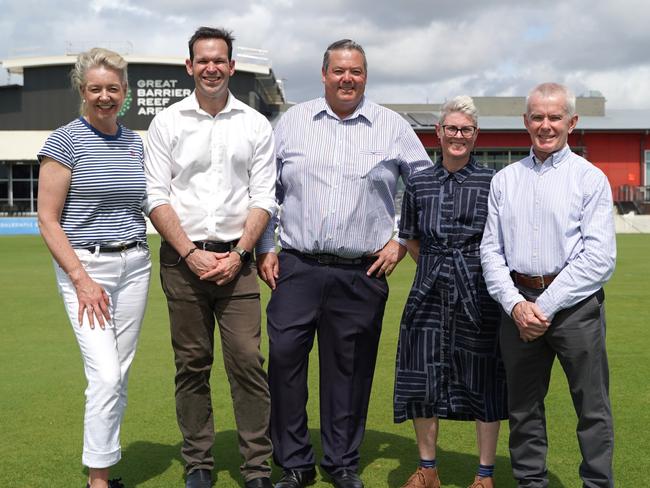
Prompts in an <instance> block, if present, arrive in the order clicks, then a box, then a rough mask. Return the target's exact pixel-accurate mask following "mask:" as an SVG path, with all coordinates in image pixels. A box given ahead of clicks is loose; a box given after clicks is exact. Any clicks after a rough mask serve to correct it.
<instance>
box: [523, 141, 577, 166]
mask: <svg viewBox="0 0 650 488" xmlns="http://www.w3.org/2000/svg"><path fill="white" fill-rule="evenodd" d="M570 155H571V148H570V147H569V145H568V144H565V146H564V147H563V148H562V149H560V150H559V151H555V152H554V153H552V154H551V155H550V156H549V157H548V158H546V160H545V161H544V162H543V164H546V165H547V166H549V165H552V166H553V167H554V168H557V167H558V166H559V165H560V164H562V163H563V162H564V161H566V160H567V159H569V156H570ZM537 163H542V161H540V160H539V159H537V156H535V152H534V151H533V148H532V147H531V148H530V166H531V167H533V166H535V164H537Z"/></svg>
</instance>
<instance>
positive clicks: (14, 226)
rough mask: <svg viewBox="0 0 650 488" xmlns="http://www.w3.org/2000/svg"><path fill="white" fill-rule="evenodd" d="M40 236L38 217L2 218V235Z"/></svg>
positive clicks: (0, 221) (0, 226) (0, 224)
mask: <svg viewBox="0 0 650 488" xmlns="http://www.w3.org/2000/svg"><path fill="white" fill-rule="evenodd" d="M18 234H38V222H37V221H36V217H0V235H18Z"/></svg>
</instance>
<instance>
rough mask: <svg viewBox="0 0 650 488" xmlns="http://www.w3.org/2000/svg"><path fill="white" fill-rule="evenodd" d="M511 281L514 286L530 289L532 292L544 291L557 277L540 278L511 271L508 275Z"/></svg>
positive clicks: (545, 276) (544, 276)
mask: <svg viewBox="0 0 650 488" xmlns="http://www.w3.org/2000/svg"><path fill="white" fill-rule="evenodd" d="M510 276H511V277H512V281H513V282H514V283H515V285H519V286H525V287H526V288H531V289H533V290H545V289H546V288H548V286H549V285H550V284H551V282H552V281H553V280H554V279H555V278H556V277H557V275H556V274H554V275H543V276H542V275H540V276H529V275H525V274H521V273H517V272H516V271H513V272H512V273H510Z"/></svg>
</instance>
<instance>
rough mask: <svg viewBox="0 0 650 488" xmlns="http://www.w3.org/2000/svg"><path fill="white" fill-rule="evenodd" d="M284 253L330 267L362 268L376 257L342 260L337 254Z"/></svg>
mask: <svg viewBox="0 0 650 488" xmlns="http://www.w3.org/2000/svg"><path fill="white" fill-rule="evenodd" d="M282 252H286V253H289V254H293V255H294V256H298V257H301V258H304V259H308V260H310V261H316V262H317V263H318V264H323V265H329V266H338V265H340V266H361V265H366V264H370V263H372V262H374V261H375V260H376V259H377V257H376V256H361V257H359V258H342V257H341V256H336V255H335V254H307V253H304V252H300V251H296V250H295V249H282Z"/></svg>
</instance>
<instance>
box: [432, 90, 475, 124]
mask: <svg viewBox="0 0 650 488" xmlns="http://www.w3.org/2000/svg"><path fill="white" fill-rule="evenodd" d="M452 112H460V113H462V114H465V115H467V116H468V117H469V118H470V119H472V121H473V122H474V125H476V126H477V127H478V110H477V108H476V105H474V100H473V99H472V97H470V96H468V95H459V96H457V97H454V98H452V99H451V100H449V101H447V102H445V103H444V104H443V106H442V107H441V108H440V117H439V118H438V123H439V124H440V125H442V124H444V123H445V118H446V117H447V115H449V114H450V113H452Z"/></svg>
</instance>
